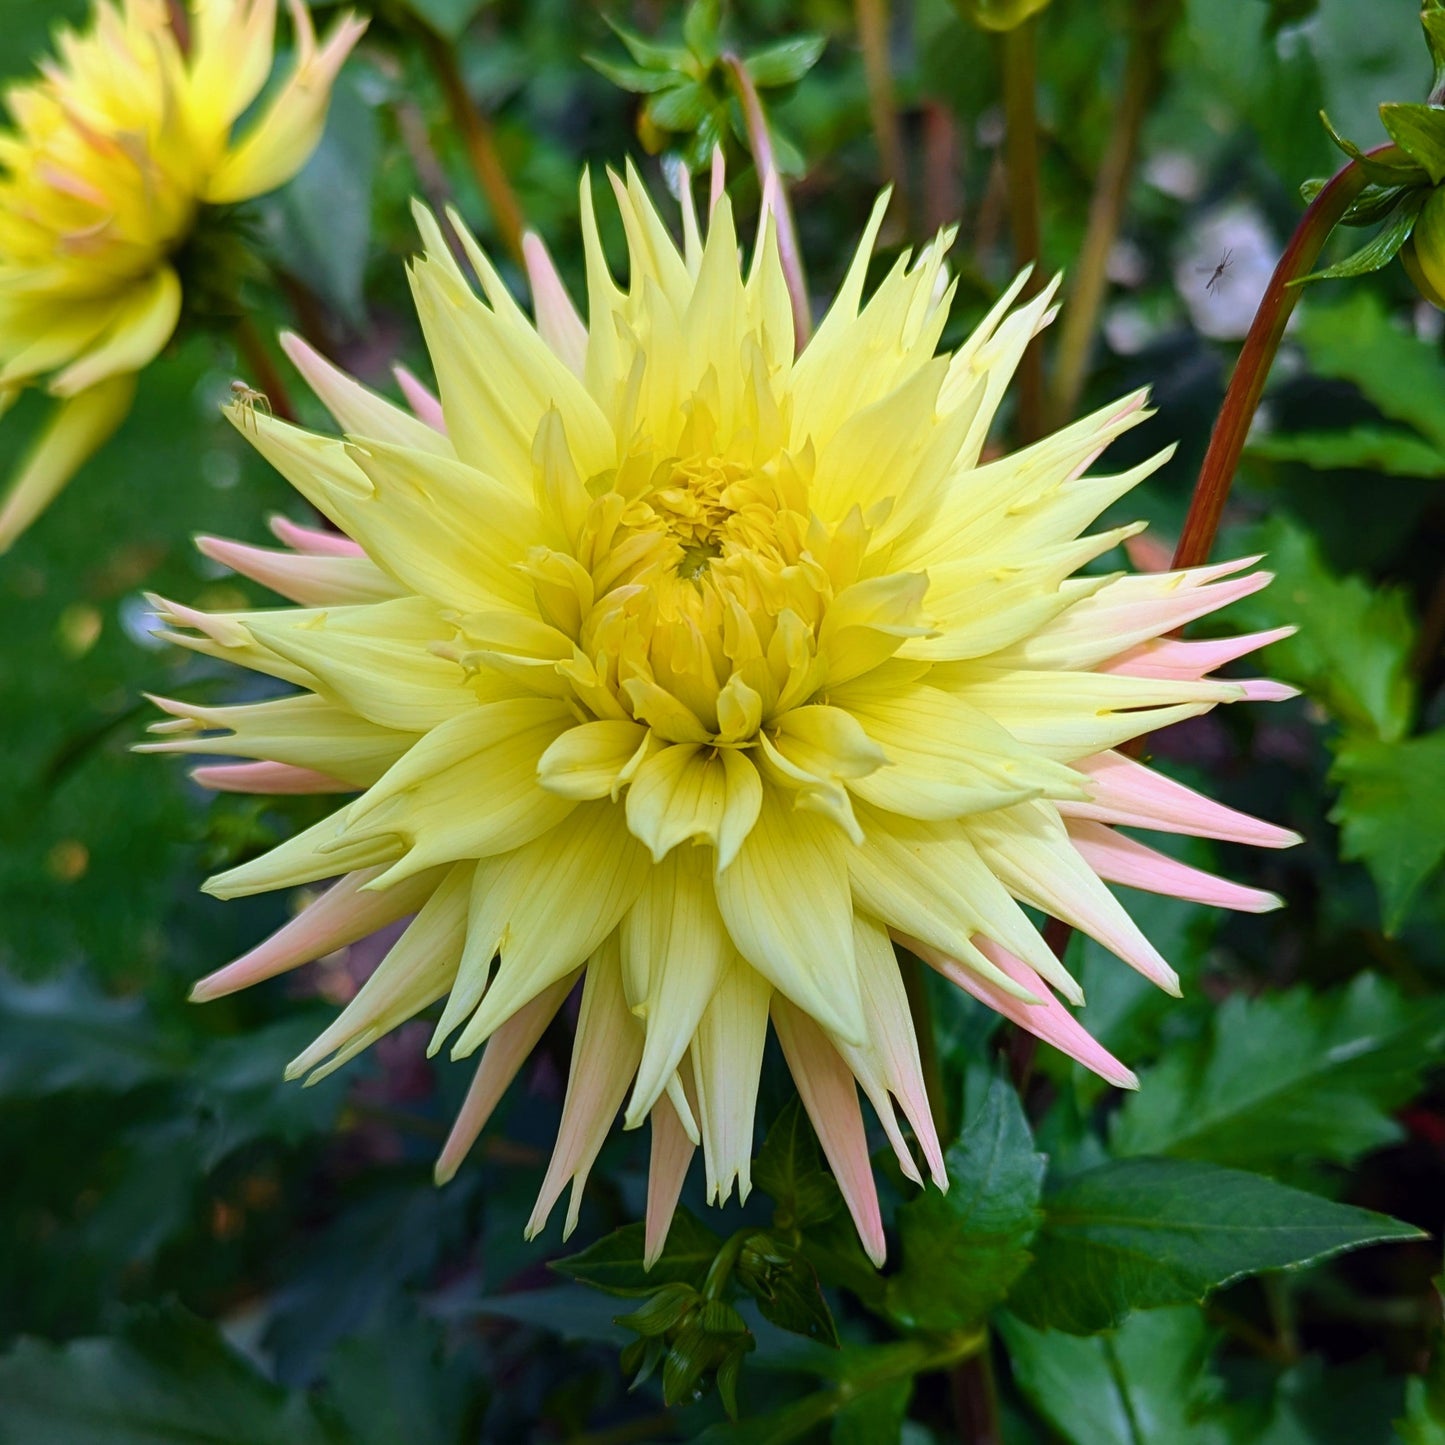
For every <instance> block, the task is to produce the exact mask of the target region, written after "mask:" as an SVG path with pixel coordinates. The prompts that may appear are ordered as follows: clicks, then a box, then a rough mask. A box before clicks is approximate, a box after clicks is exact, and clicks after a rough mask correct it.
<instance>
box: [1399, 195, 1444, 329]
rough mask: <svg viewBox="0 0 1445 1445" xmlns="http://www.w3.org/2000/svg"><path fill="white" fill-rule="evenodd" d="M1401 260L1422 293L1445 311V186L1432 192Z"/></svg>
mask: <svg viewBox="0 0 1445 1445" xmlns="http://www.w3.org/2000/svg"><path fill="white" fill-rule="evenodd" d="M1400 262H1401V264H1402V265H1403V266H1404V268H1405V271H1406V273H1407V274H1408V275H1409V277H1410V279H1411V280H1412V281H1413V282H1414V283H1415V287H1416V289H1417V290H1418V291H1419V293H1420V294H1421V295H1422V296H1423V297H1424V298H1425V299H1426V300H1427V301H1428V302H1429V303H1430V304H1431V305H1432V306H1438V307H1439V308H1440V310H1442V311H1445V186H1437V187H1436V188H1435V189H1434V190H1433V191H1431V192H1430V195H1429V197H1428V198H1427V199H1426V201H1425V204H1424V205H1423V206H1422V207H1421V208H1420V214H1419V216H1418V218H1417V219H1416V221H1415V229H1414V231H1413V232H1412V233H1411V235H1410V239H1409V240H1408V241H1406V242H1405V244H1404V245H1403V246H1402V247H1401V248H1400Z"/></svg>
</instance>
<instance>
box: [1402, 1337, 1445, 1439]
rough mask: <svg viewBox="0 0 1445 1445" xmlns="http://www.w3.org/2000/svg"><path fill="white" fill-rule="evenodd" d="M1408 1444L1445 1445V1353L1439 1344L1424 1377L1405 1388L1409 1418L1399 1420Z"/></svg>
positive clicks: (1414, 1379) (1413, 1379)
mask: <svg viewBox="0 0 1445 1445" xmlns="http://www.w3.org/2000/svg"><path fill="white" fill-rule="evenodd" d="M1395 1429H1396V1431H1397V1432H1398V1434H1399V1436H1400V1439H1401V1440H1402V1441H1403V1442H1404V1445H1445V1351H1442V1350H1441V1348H1440V1346H1439V1344H1438V1343H1437V1344H1436V1347H1435V1351H1434V1353H1433V1354H1432V1356H1431V1358H1430V1363H1429V1366H1428V1367H1427V1369H1426V1371H1425V1373H1424V1374H1423V1375H1417V1376H1415V1377H1414V1378H1412V1379H1411V1380H1410V1381H1409V1382H1408V1383H1407V1384H1406V1386H1405V1417H1404V1419H1402V1420H1396V1421H1395Z"/></svg>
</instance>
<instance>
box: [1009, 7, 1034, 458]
mask: <svg viewBox="0 0 1445 1445" xmlns="http://www.w3.org/2000/svg"><path fill="white" fill-rule="evenodd" d="M1035 24H1036V22H1035V21H1033V20H1026V21H1024V23H1023V24H1022V25H1016V26H1014V28H1013V29H1012V30H1008V31H1005V32H1004V36H1003V40H1002V47H1003V96H1004V163H1005V165H1006V166H1007V168H1008V201H1009V220H1010V229H1011V230H1012V233H1013V244H1014V262H1015V264H1016V265H1017V266H1019V267H1020V268H1022V267H1024V266H1031V267H1033V271H1032V273H1031V275H1030V276H1029V280H1028V283H1027V285H1026V286H1025V287H1024V293H1023V294H1024V296H1025V298H1027V297H1030V296H1035V295H1037V294H1038V292H1039V291H1040V290H1041V289H1042V287H1043V280H1042V277H1041V276H1040V275H1039V252H1040V249H1041V239H1040V238H1041V227H1040V221H1039V203H1040V190H1039V126H1038V64H1037V55H1036V44H1035V28H1034V27H1035ZM1018 385H1019V409H1018V433H1019V437H1018V439H1019V442H1020V443H1021V444H1022V445H1024V446H1027V445H1029V443H1030V442H1035V441H1037V440H1038V439H1039V438H1040V437H1041V436H1042V435H1043V433H1044V356H1043V351H1042V349H1041V348H1040V346H1039V339H1038V337H1034V338H1033V339H1032V340H1031V341H1030V342H1029V344H1028V347H1027V348H1026V350H1025V351H1024V354H1023V359H1022V360H1021V361H1020V362H1019V370H1018Z"/></svg>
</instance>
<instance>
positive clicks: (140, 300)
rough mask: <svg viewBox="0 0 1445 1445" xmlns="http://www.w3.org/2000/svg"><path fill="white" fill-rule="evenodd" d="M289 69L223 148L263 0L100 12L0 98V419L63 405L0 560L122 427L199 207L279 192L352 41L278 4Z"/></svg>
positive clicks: (270, 25) (242, 106) (348, 32)
mask: <svg viewBox="0 0 1445 1445" xmlns="http://www.w3.org/2000/svg"><path fill="white" fill-rule="evenodd" d="M289 6H290V11H291V17H292V21H293V24H294V27H295V42H296V60H295V64H294V65H293V67H292V70H291V73H290V75H289V76H288V78H287V79H286V81H285V83H284V84H283V85H281V86H280V87H279V88H278V90H277V91H276V93H275V95H274V96H273V97H272V98H271V99H270V100H269V101H268V103H267V104H266V106H265V107H264V108H263V109H262V110H261V112H260V114H259V115H258V116H257V117H256V119H255V120H254V121H252V122H251V123H250V124H248V126H247V127H246V129H245V131H244V132H243V133H242V134H241V135H240V136H238V137H237V138H236V139H234V140H233V139H232V136H231V128H232V126H233V125H234V124H235V122H236V121H237V119H238V118H239V117H240V116H241V114H242V112H244V111H245V110H246V109H247V108H248V107H249V106H250V105H251V104H252V102H253V101H255V99H256V97H257V96H258V95H259V94H260V93H261V89H262V87H263V86H264V85H265V84H266V81H267V78H268V77H269V76H270V73H271V63H272V55H273V47H274V42H275V29H276V8H277V3H276V0H192V3H191V7H190V11H191V14H190V31H189V34H188V35H187V36H185V37H182V36H178V35H177V34H176V32H175V30H174V29H173V28H172V24H171V14H170V9H169V7H168V6H167V5H166V3H165V0H114V3H113V0H98V3H97V4H96V7H95V12H94V16H93V18H92V21H91V25H90V28H89V29H88V30H86V31H85V32H84V33H77V32H75V31H73V30H70V29H69V28H65V27H62V28H61V29H60V30H58V32H57V34H56V39H55V45H56V50H57V52H58V58H57V59H46V60H43V61H41V63H40V75H39V77H38V78H37V79H35V80H31V81H26V82H24V83H22V84H19V85H15V86H12V87H11V88H10V89H9V90H8V91H7V92H6V93H5V97H4V100H5V108H6V109H7V110H8V111H9V114H10V121H11V128H10V129H9V130H5V131H0V414H3V413H4V411H5V410H6V408H7V407H8V406H9V405H10V403H11V402H13V401H14V399H15V397H16V396H17V395H18V394H19V391H20V389H21V388H22V387H25V386H27V385H31V384H44V385H45V386H46V388H47V390H49V391H50V393H51V394H52V395H54V396H57V397H60V398H62V399H63V404H62V406H61V407H60V409H59V410H58V411H57V412H56V414H55V416H54V418H53V419H52V421H51V422H50V425H49V427H48V428H47V429H46V431H45V432H44V433H43V434H42V436H41V438H40V440H39V441H38V443H37V444H36V447H35V448H34V450H33V451H32V453H31V455H30V457H29V458H28V459H27V461H26V462H24V463H23V464H22V466H21V469H20V472H19V474H18V475H17V476H16V478H15V479H14V481H13V482H12V484H11V488H10V491H9V493H8V495H7V496H6V498H5V502H4V505H3V507H0V550H3V549H4V548H6V547H8V546H9V545H10V543H12V542H13V541H14V540H15V538H16V537H17V536H19V534H20V533H21V532H22V531H23V530H24V529H25V528H26V527H27V526H29V524H30V523H31V522H32V521H34V519H35V518H36V516H38V515H39V513H40V512H41V511H43V510H44V508H45V507H46V505H47V504H48V503H49V502H50V500H51V499H52V498H53V497H54V496H55V494H56V492H58V491H59V490H60V488H61V487H62V486H64V485H65V483H66V481H68V480H69V478H70V477H71V476H72V475H73V474H74V472H75V470H76V469H77V468H78V467H79V466H80V465H81V464H82V463H83V462H84V461H85V459H86V458H87V457H88V456H89V455H90V454H91V453H92V452H93V451H95V449H96V448H97V447H99V446H100V445H101V444H102V443H103V442H104V441H105V439H106V438H107V437H108V436H109V435H110V434H111V432H112V431H114V430H115V428H116V427H117V426H118V425H119V424H120V422H121V421H122V419H123V418H124V417H125V414H126V412H127V411H128V410H129V407H130V402H131V397H132V395H133V394H134V390H135V374H136V372H138V371H139V370H140V369H141V368H142V367H144V366H145V365H146V364H147V363H149V362H150V361H151V360H153V359H154V358H155V356H156V355H157V353H158V352H159V351H160V350H161V348H162V347H163V346H164V345H165V344H166V342H167V341H169V340H170V337H171V333H172V332H173V331H174V330H175V327H176V322H177V320H178V319H179V317H180V313H181V282H180V278H179V277H178V275H177V274H176V270H175V267H174V266H173V265H172V257H173V256H174V254H175V252H176V251H177V250H178V249H179V248H180V247H181V246H182V245H183V244H184V242H185V241H186V239H187V238H188V237H189V235H190V234H191V231H192V229H193V227H194V225H195V223H196V217H197V214H198V212H199V210H200V208H201V207H202V206H206V205H211V206H219V205H228V204H231V203H234V202H237V201H244V200H247V199H249V198H251V197H252V196H259V195H261V194H263V193H264V192H266V191H271V190H274V189H275V188H276V187H277V186H279V185H282V184H283V183H284V182H286V181H288V180H290V179H291V177H292V176H294V175H295V174H296V172H297V171H299V170H300V169H301V167H302V166H303V165H304V164H305V163H306V161H307V159H308V158H309V157H310V155H311V152H312V151H313V150H314V149H315V148H316V144H317V142H318V141H319V140H320V139H321V131H322V127H323V125H324V123H325V120H326V110H327V104H328V101H329V99H330V95H331V86H332V83H333V81H334V80H335V79H336V75H337V72H338V71H339V70H340V69H341V65H342V62H343V61H344V60H345V59H346V56H347V55H348V54H349V53H350V51H351V48H352V46H354V45H355V44H356V41H357V40H358V39H359V38H360V36H361V34H362V32H363V31H364V30H365V28H366V22H365V21H362V20H358V19H356V18H355V17H354V16H353V15H352V14H351V13H350V12H346V13H344V14H343V15H342V16H341V17H340V18H339V19H338V20H337V21H336V23H335V25H334V26H333V27H332V29H331V31H330V33H329V34H328V36H327V37H326V40H325V42H324V43H322V44H318V43H317V39H316V33H315V31H314V29H313V28H312V24H311V17H310V12H309V11H308V10H307V9H306V7H305V5H303V4H301V3H300V0H289Z"/></svg>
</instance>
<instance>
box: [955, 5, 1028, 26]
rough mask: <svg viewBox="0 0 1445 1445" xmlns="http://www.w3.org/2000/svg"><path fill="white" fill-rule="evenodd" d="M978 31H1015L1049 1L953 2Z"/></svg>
mask: <svg viewBox="0 0 1445 1445" xmlns="http://www.w3.org/2000/svg"><path fill="white" fill-rule="evenodd" d="M954 3H955V4H956V5H957V6H958V8H959V9H960V10H962V11H963V13H964V15H965V17H966V18H967V19H969V20H972V21H973V23H974V24H975V25H977V26H978V28H979V29H980V30H1017V29H1018V27H1019V26H1020V25H1022V24H1023V23H1024V21H1025V20H1030V19H1032V18H1033V17H1034V16H1035V15H1037V14H1038V13H1039V11H1040V10H1043V9H1044V8H1045V7H1046V6H1047V5H1048V3H1049V0H954Z"/></svg>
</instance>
